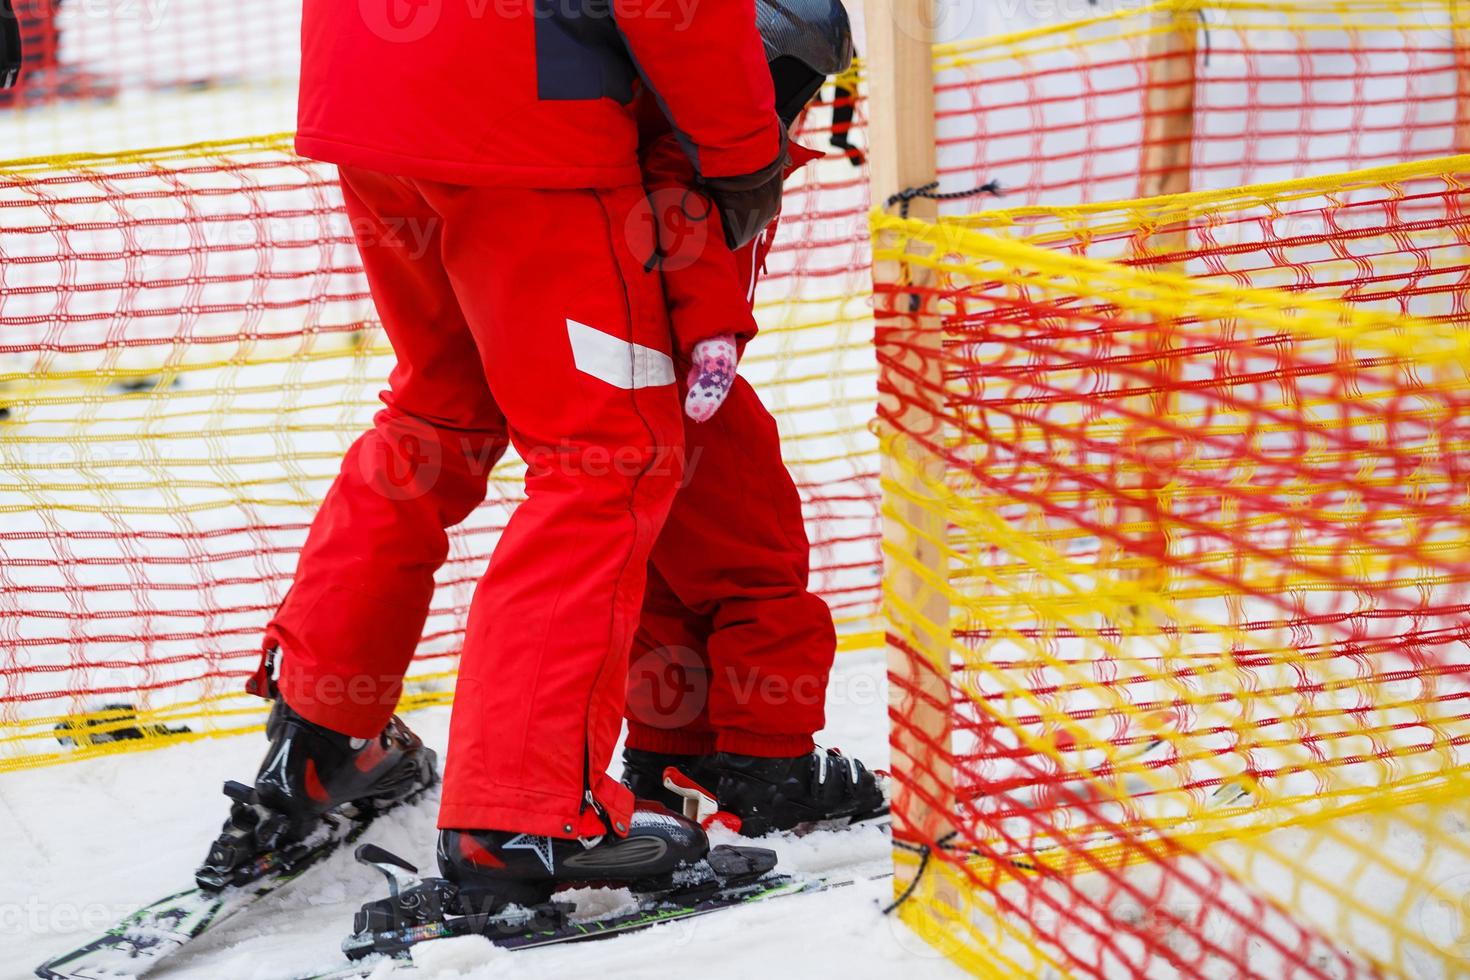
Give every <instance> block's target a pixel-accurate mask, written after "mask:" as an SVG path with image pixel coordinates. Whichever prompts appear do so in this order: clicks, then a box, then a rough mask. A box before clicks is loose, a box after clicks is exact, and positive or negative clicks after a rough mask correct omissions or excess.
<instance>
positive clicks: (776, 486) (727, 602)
mask: <svg viewBox="0 0 1470 980" xmlns="http://www.w3.org/2000/svg"><path fill="white" fill-rule="evenodd" d="M685 439H686V448H685V456H686V460H687V462H686V467H687V469H688V473H687V474H686V479H685V485H684V486H683V488H682V489H681V490H680V491H679V495H678V496H677V497H676V498H675V500H674V506H673V508H672V510H671V511H670V513H669V519H668V521H667V523H666V524H665V526H664V530H663V533H662V534H661V535H660V536H659V540H658V543H657V544H656V545H655V546H654V552H653V563H654V567H655V568H656V569H657V570H658V571H659V573H660V574H661V575H662V576H663V578H664V579H665V581H666V582H667V583H668V585H669V587H670V589H671V590H672V591H673V592H674V593H675V594H676V595H677V596H678V598H679V600H680V601H681V602H683V603H684V605H685V606H687V607H688V608H689V610H690V611H691V613H692V614H694V615H696V616H699V617H705V618H707V619H708V621H709V627H710V631H709V635H708V638H707V640H706V643H705V649H706V651H707V654H708V658H709V663H710V669H711V677H710V690H709V710H708V718H709V724H710V726H711V727H713V728H714V729H715V731H716V733H717V734H716V740H717V747H718V748H719V749H720V750H721V751H726V752H736V753H740V754H744V755H760V756H792V755H798V754H801V753H804V752H808V751H810V750H811V748H812V735H813V733H815V732H816V731H818V730H819V729H820V728H821V727H822V725H823V708H824V706H825V703H826V691H827V676H828V673H829V672H830V671H831V668H832V661H833V657H834V655H835V652H836V634H835V631H834V629H833V626H832V614H831V611H830V610H829V609H828V608H827V604H826V602H824V601H823V600H822V599H821V598H820V597H818V596H816V595H813V594H812V593H811V592H810V591H809V590H808V589H807V574H808V563H809V546H808V544H807V537H806V526H805V523H804V522H803V520H802V513H801V499H800V496H799V495H798V494H797V490H796V486H795V484H794V483H793V482H792V479H791V474H790V473H789V472H788V471H787V469H786V466H785V464H784V463H783V462H782V459H781V440H780V436H779V434H778V432H777V429H776V421H775V419H773V418H772V417H771V414H770V412H768V411H767V410H766V408H765V406H764V405H762V404H761V402H760V399H759V398H758V397H757V396H756V393H755V390H754V389H753V388H751V386H750V385H749V384H748V383H747V382H746V381H745V380H744V379H737V381H736V383H735V387H734V388H733V389H732V390H731V392H730V396H729V398H728V399H727V400H726V401H725V404H724V405H723V406H721V407H720V409H719V411H718V412H716V413H715V415H714V417H713V418H712V419H711V420H710V421H709V422H705V423H701V424H696V423H693V422H689V423H687V424H686V426H685Z"/></svg>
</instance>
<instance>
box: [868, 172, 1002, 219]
mask: <svg viewBox="0 0 1470 980" xmlns="http://www.w3.org/2000/svg"><path fill="white" fill-rule="evenodd" d="M1004 193H1005V192H1004V191H1003V190H1002V189H1001V186H1000V181H998V180H991V181H987V182H985V183H983V184H981V185H980V186H979V187H973V188H971V189H970V190H967V191H941V190H940V189H939V181H937V180H931V181H930V182H929V183H927V184H920V185H919V186H918V187H909V188H906V189H904V190H901V191H899V192H898V193H897V194H894V195H893V196H892V197H890V198H889V199H888V206H889V207H890V208H891V207H893V206H894V205H895V204H897V205H898V216H899V217H900V218H907V217H908V216H909V205H910V204H911V203H913V200H914V198H916V197H922V198H926V199H928V200H930V201H959V200H962V199H964V198H967V197H979V196H980V195H981V194H989V195H990V196H991V197H1000V196H1001V195H1002V194H1004Z"/></svg>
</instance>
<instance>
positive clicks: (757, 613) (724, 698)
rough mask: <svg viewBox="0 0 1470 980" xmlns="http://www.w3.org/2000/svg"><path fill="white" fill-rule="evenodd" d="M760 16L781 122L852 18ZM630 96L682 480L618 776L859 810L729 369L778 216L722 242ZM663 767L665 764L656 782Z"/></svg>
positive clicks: (800, 543)
mask: <svg viewBox="0 0 1470 980" xmlns="http://www.w3.org/2000/svg"><path fill="white" fill-rule="evenodd" d="M757 22H758V23H760V24H761V26H762V37H763V41H764V43H765V47H766V56H767V59H768V61H769V63H770V67H771V72H772V76H773V82H774V85H775V91H776V102H777V109H778V114H780V115H781V116H782V119H783V121H784V122H785V123H787V125H788V126H789V125H790V124H792V123H793V122H794V120H795V119H796V118H797V117H798V115H799V114H800V112H801V111H802V110H803V109H804V107H805V106H806V104H807V103H808V101H809V100H810V99H811V98H812V97H814V96H815V95H816V92H817V90H818V89H819V88H820V86H821V84H822V83H823V82H824V81H825V79H826V78H827V76H828V75H830V74H832V73H833V72H835V71H840V70H844V69H846V68H847V66H848V63H849V59H850V57H851V36H850V33H849V30H848V25H847V18H846V13H845V11H844V10H843V9H842V7H841V4H840V3H839V2H838V0H770V2H769V3H761V4H757ZM793 22H795V23H798V24H800V25H802V29H800V30H793V29H792V28H791V27H790V25H791V24H792V23H793ZM640 108H641V110H642V111H641V112H640V113H639V124H640V125H639V133H640V145H641V152H640V155H639V159H640V163H641V166H642V169H643V182H644V187H645V189H646V190H647V192H648V195H649V200H650V203H651V205H652V209H653V214H654V219H655V225H656V227H657V230H658V232H659V244H660V248H661V253H662V254H661V268H662V272H663V285H664V295H665V298H666V300H667V304H668V310H669V320H670V326H671V329H672V331H673V334H674V342H675V343H674V346H675V349H676V351H679V352H682V353H684V354H686V355H687V357H688V359H689V361H690V363H689V365H688V368H687V378H686V395H685V416H686V419H685V423H684V445H685V450H684V452H685V460H686V466H685V477H684V483H683V485H682V487H681V489H680V491H679V493H678V495H677V496H676V497H675V498H674V503H673V505H672V507H671V508H670V511H669V515H668V517H667V518H666V520H665V523H664V527H663V530H662V531H661V532H660V534H659V537H658V540H657V541H656V542H655V543H654V548H653V551H652V554H651V555H650V562H649V573H648V583H647V586H646V589H645V592H644V599H643V611H642V617H641V619H640V621H639V625H638V632H637V635H636V637H635V640H634V645H633V652H632V657H631V660H630V676H629V693H628V736H627V742H626V747H625V751H624V756H623V761H624V770H623V781H624V782H625V783H626V784H627V785H628V786H629V787H631V788H632V789H633V790H634V792H635V793H637V794H638V795H639V797H641V798H651V799H658V800H660V801H662V802H664V803H666V804H668V805H678V804H682V803H685V802H686V801H688V800H691V799H693V800H697V801H698V802H699V805H700V807H701V809H703V808H705V807H707V806H709V805H710V804H717V805H718V806H719V807H720V808H722V809H724V810H725V811H727V813H732V814H733V815H735V816H737V817H738V818H739V819H740V820H741V821H742V826H743V828H744V829H745V830H746V832H748V833H751V834H754V835H759V834H761V833H764V832H765V831H767V830H772V829H783V828H788V827H793V826H796V825H798V824H802V823H807V822H811V821H822V822H827V821H830V820H833V819H841V818H852V819H862V818H865V817H867V816H870V815H874V814H876V813H879V812H882V811H883V810H884V809H885V807H886V803H885V800H884V797H883V792H882V789H881V786H880V785H879V784H878V782H877V780H875V778H874V776H873V774H872V773H869V772H868V771H867V770H866V769H865V768H864V767H863V765H862V763H861V762H858V761H857V760H856V759H850V758H847V757H843V756H841V755H840V754H837V753H836V752H830V753H825V754H824V753H822V752H820V751H814V744H813V738H812V737H813V734H814V733H815V732H817V731H818V730H819V729H821V728H822V726H823V707H824V705H825V701H826V691H827V680H828V675H829V673H830V671H831V668H832V662H833V659H834V657H835V654H836V634H835V630H834V628H833V624H832V615H831V611H830V610H829V609H828V607H827V605H826V603H825V602H824V601H823V600H822V599H821V598H820V597H818V596H816V595H814V594H813V593H812V592H811V591H810V590H809V589H808V587H807V578H808V572H809V545H808V543H807V537H806V527H805V523H804V521H803V518H802V507H801V499H800V496H799V495H798V493H797V489H796V485H795V483H794V482H793V480H792V478H791V474H790V473H789V472H788V471H787V469H786V466H785V464H784V462H783V460H782V456H781V442H780V436H779V433H778V431H777V427H776V422H775V420H774V419H773V418H772V417H771V414H770V413H769V412H768V411H767V410H766V408H765V406H764V405H762V404H761V402H760V399H759V398H758V397H757V396H756V393H755V390H754V389H753V388H752V387H751V386H750V385H749V384H748V383H747V382H746V381H745V380H744V379H742V378H739V377H738V376H737V375H736V374H735V366H736V363H737V362H738V359H739V354H740V352H742V351H743V349H744V346H745V344H746V343H747V342H748V341H749V340H750V339H751V338H752V337H753V336H754V335H755V333H756V323H755V319H754V317H753V316H752V313H751V306H752V302H753V300H754V295H755V284H756V278H757V275H758V272H759V270H760V269H761V268H762V267H763V265H764V263H765V258H766V254H767V252H768V251H769V249H770V247H771V243H772V241H773V239H774V237H775V233H776V222H775V220H773V221H772V222H771V223H770V224H769V225H768V226H767V227H766V228H764V229H763V230H762V232H761V233H760V234H759V235H757V236H756V237H755V238H754V239H752V240H751V242H750V243H748V244H747V245H745V246H743V247H740V248H738V249H734V250H731V249H730V248H727V247H726V246H725V239H726V237H727V236H722V234H721V230H722V229H721V226H720V219H719V215H718V214H717V213H715V210H714V209H713V208H712V207H711V206H710V203H709V201H708V200H707V199H706V198H704V197H703V196H702V195H701V194H700V193H699V183H698V181H697V179H696V175H695V172H694V168H693V167H692V166H691V164H690V163H689V160H688V157H687V155H686V154H685V153H684V152H683V151H682V149H681V147H680V145H679V141H678V139H677V138H676V137H675V136H674V135H673V134H672V133H670V131H669V127H668V125H667V122H666V121H665V120H664V118H663V116H662V115H661V114H660V113H658V112H656V111H653V110H652V109H651V108H650V107H649V106H648V105H647V104H645V105H643V106H641V107H640ZM787 150H788V156H789V162H788V164H787V167H786V171H785V176H790V174H791V173H793V172H794V171H796V170H797V169H799V168H800V167H801V166H803V165H804V164H806V163H807V162H809V161H811V160H813V159H816V158H817V157H819V156H821V154H820V153H817V152H815V151H812V150H808V149H806V148H805V147H802V146H798V145H796V144H794V143H791V144H788V148H787ZM721 399H723V403H721ZM669 767H673V769H674V770H677V771H676V772H668V773H667V778H666V772H667V770H668V769H669ZM710 796H714V797H715V799H714V800H710V799H709V797H710ZM680 797H683V799H681V798H680Z"/></svg>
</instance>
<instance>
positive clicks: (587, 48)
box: [296, 0, 780, 187]
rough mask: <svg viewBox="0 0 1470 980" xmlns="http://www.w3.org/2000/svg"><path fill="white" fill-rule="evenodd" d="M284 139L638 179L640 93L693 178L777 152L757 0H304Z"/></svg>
mask: <svg viewBox="0 0 1470 980" xmlns="http://www.w3.org/2000/svg"><path fill="white" fill-rule="evenodd" d="M301 52H302V67H301V92H300V101H299V106H298V126H297V137H296V149H297V151H298V152H299V153H301V154H302V155H303V156H307V157H312V158H315V159H318V160H325V161H328V162H331V163H338V164H348V165H352V166H358V167H364V168H367V169H371V170H378V171H382V172H386V173H390V174H397V175H401V176H406V177H418V178H425V179H429V180H440V181H445V182H449V183H458V184H496V185H510V186H520V187H614V186H620V185H626V184H636V183H638V182H639V179H640V178H639V170H638V132H637V125H636V123H635V121H634V115H633V110H632V103H633V98H634V95H635V94H636V93H637V91H638V90H639V89H640V88H642V87H645V86H646V87H647V88H648V89H650V90H651V91H652V93H653V94H654V96H655V97H656V98H657V99H658V101H659V103H660V104H661V105H662V106H663V108H664V111H665V112H666V113H667V115H668V117H669V119H670V120H671V122H672V123H673V126H674V130H675V133H676V134H677V138H678V140H679V143H680V145H681V146H682V147H683V149H684V151H685V152H686V153H687V154H688V155H689V157H690V159H691V161H692V162H693V165H694V166H695V167H696V168H697V169H698V171H699V172H700V173H701V174H703V175H704V176H706V177H722V176H732V175H736V174H745V173H751V172H753V171H756V170H759V169H760V168H762V167H764V166H766V165H768V164H769V163H770V162H771V161H772V160H773V159H775V156H776V153H777V149H778V141H779V126H780V121H779V120H778V119H777V117H776V114H775V109H774V95H773V94H772V87H771V73H770V71H769V70H768V68H767V67H766V60H765V54H764V50H763V48H762V47H761V40H760V35H759V34H758V33H757V31H756V27H755V9H754V0H712V2H705V0H700V2H696V3H692V4H691V3H687V2H681V0H305V3H304V9H303V21H302V31H301Z"/></svg>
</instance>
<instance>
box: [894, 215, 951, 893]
mask: <svg viewBox="0 0 1470 980" xmlns="http://www.w3.org/2000/svg"><path fill="white" fill-rule="evenodd" d="M894 196H895V197H897V196H898V195H896V194H895V195H894ZM958 835H959V831H958V830H951V831H950V832H949V833H947V834H945V835H944V836H943V837H941V838H939V839H938V840H937V841H935V842H934V847H930V846H929V845H928V844H918V845H915V844H906V843H904V842H903V841H900V840H896V841H894V842H893V846H894V847H898V848H902V849H903V850H905V851H911V852H913V853H914V854H917V855H919V870H918V871H915V872H914V880H913V881H911V882H909V886H908V887H907V888H905V889H904V890H903V894H901V895H899V896H898V897H897V898H895V899H894V900H893V901H892V903H890V904H889V905H888V906H887V907H886V908H884V909H883V914H884V915H892V914H893V913H894V912H895V911H896V910H897V909H898V907H899V906H900V905H902V904H903V903H904V902H907V901H908V900H909V899H910V898H912V897H913V895H914V890H915V889H917V888H918V887H919V882H920V881H921V880H922V879H923V877H924V872H925V871H928V870H929V859H930V858H931V857H933V856H934V848H935V847H937V848H940V849H943V848H945V847H948V846H949V842H950V841H952V840H954V838H955V837H957V836H958Z"/></svg>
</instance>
